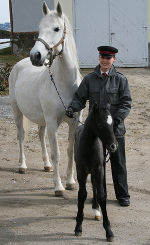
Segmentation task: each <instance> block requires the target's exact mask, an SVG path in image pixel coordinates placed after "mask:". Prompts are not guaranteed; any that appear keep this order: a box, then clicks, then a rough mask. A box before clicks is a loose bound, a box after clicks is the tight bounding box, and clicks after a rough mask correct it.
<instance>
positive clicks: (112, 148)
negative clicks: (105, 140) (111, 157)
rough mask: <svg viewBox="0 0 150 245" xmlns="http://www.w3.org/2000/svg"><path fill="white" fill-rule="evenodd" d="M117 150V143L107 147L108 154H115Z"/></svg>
mask: <svg viewBox="0 0 150 245" xmlns="http://www.w3.org/2000/svg"><path fill="white" fill-rule="evenodd" d="M117 148H118V142H117V141H116V143H112V144H111V145H109V146H108V145H107V149H108V151H109V152H112V153H113V152H115V151H116V150H117Z"/></svg>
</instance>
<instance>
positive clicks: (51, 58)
mask: <svg viewBox="0 0 150 245" xmlns="http://www.w3.org/2000/svg"><path fill="white" fill-rule="evenodd" d="M65 36H66V24H65V23H64V32H63V36H62V38H61V39H60V41H59V42H58V43H56V44H55V45H54V46H53V47H52V48H50V46H49V44H48V43H47V42H45V41H44V40H43V39H42V38H40V37H38V38H37V41H40V42H41V43H43V44H44V45H45V47H46V48H47V49H48V53H49V54H50V58H49V62H48V64H46V65H48V66H49V67H50V66H51V65H52V63H53V60H54V59H55V58H56V56H58V55H61V54H62V53H63V48H64V40H65ZM60 44H62V50H61V51H60V52H59V53H58V54H55V55H53V51H54V50H55V49H56V48H57V47H58V46H59V45H60Z"/></svg>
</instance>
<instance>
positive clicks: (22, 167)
mask: <svg viewBox="0 0 150 245" xmlns="http://www.w3.org/2000/svg"><path fill="white" fill-rule="evenodd" d="M12 108H13V111H14V118H15V123H16V126H17V139H18V141H19V173H21V174H24V173H25V172H26V169H27V165H26V159H25V155H24V129H23V114H22V113H21V111H20V110H19V108H18V107H17V105H14V104H13V105H12Z"/></svg>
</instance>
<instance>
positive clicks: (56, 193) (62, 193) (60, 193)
mask: <svg viewBox="0 0 150 245" xmlns="http://www.w3.org/2000/svg"><path fill="white" fill-rule="evenodd" d="M55 196H56V197H63V196H64V192H63V191H55Z"/></svg>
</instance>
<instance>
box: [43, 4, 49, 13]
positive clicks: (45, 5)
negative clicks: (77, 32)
mask: <svg viewBox="0 0 150 245" xmlns="http://www.w3.org/2000/svg"><path fill="white" fill-rule="evenodd" d="M49 12H50V9H49V8H48V6H47V4H46V2H44V3H43V14H44V15H47V14H48V13H49Z"/></svg>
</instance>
